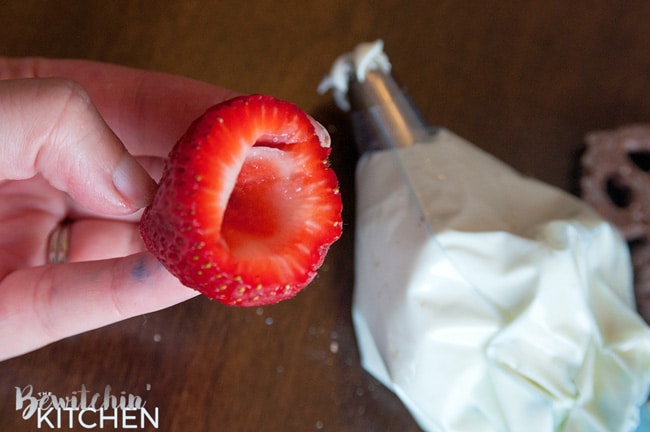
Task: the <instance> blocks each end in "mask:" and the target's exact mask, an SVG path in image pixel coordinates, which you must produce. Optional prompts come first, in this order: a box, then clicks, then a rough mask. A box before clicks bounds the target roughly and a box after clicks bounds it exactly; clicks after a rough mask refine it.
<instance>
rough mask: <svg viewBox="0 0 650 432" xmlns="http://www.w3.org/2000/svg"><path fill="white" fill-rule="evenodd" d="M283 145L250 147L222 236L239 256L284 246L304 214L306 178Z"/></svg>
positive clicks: (253, 255)
mask: <svg viewBox="0 0 650 432" xmlns="http://www.w3.org/2000/svg"><path fill="white" fill-rule="evenodd" d="M280 147H281V146H277V145H276V146H267V145H263V146H260V145H257V146H255V147H252V148H250V150H249V152H248V154H247V156H246V160H245V162H244V164H243V166H242V168H241V170H240V172H239V175H238V177H237V182H236V185H235V188H234V190H233V191H232V194H231V195H230V198H229V200H228V205H227V207H226V211H225V214H224V218H223V223H222V226H221V237H222V239H223V240H224V241H225V243H226V244H227V245H228V248H229V249H230V253H231V254H232V256H233V257H234V258H236V259H238V260H242V259H252V258H257V257H259V256H260V255H264V254H273V253H274V252H276V251H277V250H278V248H280V249H282V248H283V247H284V246H285V245H286V243H287V242H290V241H291V237H292V227H294V226H296V225H295V224H294V221H296V220H297V219H299V218H301V217H302V216H303V215H302V213H303V212H302V211H301V208H302V206H301V203H302V202H303V199H304V196H305V191H304V190H303V189H302V185H303V181H301V180H300V179H299V177H300V176H301V175H300V173H299V172H296V166H297V165H296V161H295V160H294V157H293V154H291V153H290V152H286V151H283V150H282V149H281V148H280Z"/></svg>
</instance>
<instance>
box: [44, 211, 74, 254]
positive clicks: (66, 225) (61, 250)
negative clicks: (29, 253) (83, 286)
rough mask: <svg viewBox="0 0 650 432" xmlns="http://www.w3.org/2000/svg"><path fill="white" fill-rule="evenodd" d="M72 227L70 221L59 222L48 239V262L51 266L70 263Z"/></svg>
mask: <svg viewBox="0 0 650 432" xmlns="http://www.w3.org/2000/svg"><path fill="white" fill-rule="evenodd" d="M70 225H72V223H71V222H70V221H69V220H67V219H66V220H62V221H61V222H59V223H58V224H57V225H56V226H55V227H54V229H53V230H52V232H50V235H49V237H48V239H47V262H48V263H50V264H62V263H64V262H66V261H68V250H69V249H70Z"/></svg>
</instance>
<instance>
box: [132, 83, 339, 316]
mask: <svg viewBox="0 0 650 432" xmlns="http://www.w3.org/2000/svg"><path fill="white" fill-rule="evenodd" d="M329 144H330V140H329V135H328V134H327V131H326V130H325V129H324V128H323V127H322V126H321V125H320V124H318V123H317V122H315V121H314V120H312V119H311V118H310V117H308V116H307V115H306V114H305V113H304V112H302V111H301V110H300V109H299V108H298V107H296V106H295V105H293V104H291V103H289V102H284V101H280V100H278V99H274V98H272V97H270V96H261V95H253V96H243V97H237V98H234V99H231V100H228V101H226V102H223V103H220V104H218V105H215V106H213V107H212V108H210V109H208V111H207V112H206V113H205V114H204V115H203V116H201V117H200V118H198V119H197V120H196V121H195V122H194V123H193V124H192V125H191V126H190V128H189V129H188V131H187V132H186V133H185V135H184V136H183V137H181V139H180V140H179V142H178V143H177V144H176V146H175V147H174V148H173V149H172V151H171V152H170V154H169V159H168V161H167V163H166V166H165V171H164V173H163V176H162V179H161V181H160V185H159V188H158V191H157V192H156V195H155V197H154V200H153V202H152V203H151V205H150V206H149V207H147V208H146V209H145V212H144V214H143V216H142V221H141V225H140V231H141V234H142V237H143V239H144V242H145V245H146V246H147V249H149V251H150V252H151V253H153V254H154V255H155V256H156V257H157V258H158V259H159V260H160V261H161V262H162V263H163V265H164V266H165V267H166V268H167V269H168V270H169V271H170V272H171V273H172V274H173V275H175V276H176V277H177V278H178V279H179V280H180V281H181V282H182V283H183V284H184V285H186V286H188V287H191V288H194V289H196V290H198V291H200V292H201V293H203V294H204V295H206V296H207V297H210V298H213V299H216V300H219V301H221V302H222V303H225V304H228V305H240V306H254V305H264V304H271V303H276V302H278V301H280V300H284V299H287V298H290V297H293V296H294V295H295V294H296V293H297V292H298V291H300V290H301V289H303V288H304V287H305V286H306V285H307V284H309V282H311V281H312V280H313V278H314V277H315V276H316V271H317V270H318V268H319V267H320V266H321V264H322V263H323V260H324V259H325V254H326V253H327V250H328V248H329V246H330V245H331V244H332V243H333V242H334V241H336V240H337V239H338V238H339V236H340V235H341V197H340V194H339V189H338V186H337V179H336V176H335V174H334V172H333V171H332V170H331V169H330V167H329V163H328V160H327V158H328V156H329V154H330V148H329Z"/></svg>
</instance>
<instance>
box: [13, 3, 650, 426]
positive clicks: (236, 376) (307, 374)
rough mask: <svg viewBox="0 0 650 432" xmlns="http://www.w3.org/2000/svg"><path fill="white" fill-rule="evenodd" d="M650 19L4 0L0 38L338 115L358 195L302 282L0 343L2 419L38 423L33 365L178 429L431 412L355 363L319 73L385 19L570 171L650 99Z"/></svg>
mask: <svg viewBox="0 0 650 432" xmlns="http://www.w3.org/2000/svg"><path fill="white" fill-rule="evenodd" d="M649 22H650V3H648V2H640V1H639V2H634V1H631V2H614V1H600V2H587V1H574V2H566V1H561V0H545V1H514V0H494V1H485V2H478V1H464V2H460V1H455V0H450V1H411V2H408V1H404V0H321V1H318V2H309V1H304V0H303V1H279V0H275V1H270V0H268V1H265V0H256V1H247V2H240V1H230V2H228V1H212V2H208V1H198V0H178V1H153V0H151V1H146V0H142V1H133V0H128V1H127V0H123V1H83V0H79V1H46V0H16V1H2V0H0V55H5V56H26V55H38V56H47V57H75V58H85V59H94V60H101V61H106V62H113V63H119V64H123V65H128V66H133V67H138V68H144V69H153V70H158V71H164V72H169V73H174V74H180V75H185V76H189V77H192V78H196V79H200V80H204V81H208V82H210V83H214V84H217V85H220V86H224V87H228V88H231V89H234V90H238V91H241V92H256V93H267V94H272V95H274V96H277V97H280V98H283V99H288V100H291V101H293V102H296V103H297V104H299V105H300V106H301V107H302V108H304V109H305V110H306V111H308V112H310V113H311V114H312V115H314V116H315V117H316V118H318V119H319V120H320V121H321V122H322V123H324V124H325V125H326V126H327V127H328V128H329V130H330V132H331V134H332V138H333V147H334V150H333V156H332V160H333V165H334V168H335V169H336V170H337V172H338V175H339V178H340V181H341V190H342V194H343V197H344V205H345V212H344V219H345V233H344V235H343V237H342V239H341V240H340V241H339V242H338V243H336V244H335V246H334V247H333V248H332V249H331V252H330V254H329V256H328V258H327V261H326V263H325V265H324V267H323V270H322V271H321V273H320V276H319V277H318V278H317V279H316V281H315V282H314V283H313V284H312V285H311V286H310V287H309V288H308V289H307V290H306V291H305V292H303V293H301V294H300V295H298V296H297V297H296V298H295V299H294V300H292V301H289V302H285V303H282V304H280V305H277V306H273V307H264V308H259V309H257V308H253V309H238V308H226V307H224V306H221V305H218V304H216V303H212V302H209V301H207V300H205V299H203V298H196V299H194V300H191V301H188V302H186V303H184V304H182V305H178V306H176V307H173V308H170V309H167V310H164V311H161V312H158V313H152V314H148V315H146V316H141V317H136V318H133V319H131V320H128V321H126V322H122V323H119V324H115V325H112V326H109V327H106V328H102V329H99V330H96V331H93V332H89V333H86V334H83V335H79V336H76V337H72V338H69V339H66V340H64V341H61V342H58V343H55V344H53V345H51V346H48V347H45V348H43V349H40V350H38V351H36V352H33V353H30V354H28V355H24V356H21V357H19V358H15V359H12V360H9V361H5V362H3V363H0V430H2V431H28V430H29V431H31V430H35V428H36V425H35V420H34V419H33V418H32V419H31V420H29V421H24V420H22V419H21V417H20V413H19V412H17V411H16V410H15V399H16V395H15V391H16V390H15V387H20V388H23V387H25V386H27V385H33V386H34V391H51V392H52V393H54V394H56V395H61V396H63V395H70V394H71V392H72V391H75V390H79V389H81V386H82V385H85V386H86V387H87V388H88V389H89V390H90V391H91V392H103V391H104V389H105V387H106V385H110V386H111V387H112V390H113V393H114V394H117V395H119V394H120V392H121V391H124V392H126V393H127V394H128V393H130V394H136V395H140V396H142V397H143V399H145V400H146V401H147V407H149V408H153V407H158V408H159V417H160V430H165V431H312V430H313V431H318V430H327V431H364V432H365V431H399V432H406V431H417V430H419V429H418V428H417V426H416V425H415V423H414V422H413V420H412V419H411V418H410V416H409V414H408V413H407V412H406V411H405V409H404V408H403V406H402V405H401V403H400V402H399V401H398V400H397V398H396V397H395V396H394V395H392V394H391V393H390V392H389V391H387V390H386V389H385V388H383V387H382V386H381V385H380V384H379V383H378V382H376V381H375V380H374V379H373V378H371V377H370V376H368V375H367V374H366V373H365V372H364V371H363V370H362V368H361V366H360V364H359V355H358V351H357V347H356V342H355V339H354V334H353V328H352V325H351V318H350V303H351V292H352V287H353V277H354V274H353V238H354V231H353V228H354V227H353V221H354V183H353V174H354V166H355V162H356V157H357V155H356V151H355V148H354V143H353V141H352V140H351V135H350V132H349V128H348V125H347V123H346V121H345V118H344V117H343V116H342V115H341V114H340V113H339V112H338V111H337V110H336V109H335V107H334V106H333V103H332V100H331V96H330V95H325V96H321V95H318V94H317V93H316V86H317V85H318V83H319V82H320V80H321V78H322V77H323V76H324V75H325V74H326V73H327V72H328V71H329V68H330V66H331V64H332V62H333V60H334V59H335V58H336V57H337V56H338V55H339V54H341V53H343V52H347V51H349V50H350V49H352V48H353V47H354V46H355V45H356V44H358V43H359V42H363V41H371V40H375V39H377V38H382V39H383V40H384V41H385V50H386V52H387V53H388V55H389V57H390V59H391V61H392V63H393V67H394V71H395V74H396V75H397V77H398V79H399V80H400V81H401V82H402V83H404V84H405V85H407V87H408V88H409V91H410V94H411V96H412V98H413V99H414V100H415V102H416V103H417V104H418V105H419V107H420V108H421V110H422V112H423V114H424V116H425V117H426V118H427V119H428V120H430V121H431V123H433V124H436V125H442V126H445V127H447V128H449V129H451V130H453V131H455V132H456V133H458V134H459V135H461V136H463V137H465V138H467V139H469V140H470V141H472V142H473V143H475V144H476V145H478V146H479V147H481V148H483V149H485V150H487V151H488V152H490V153H492V154H494V155H496V156H497V157H499V158H501V159H503V160H504V161H505V162H507V163H509V164H511V165H513V166H514V167H515V168H517V169H518V170H520V171H522V172H523V173H525V174H527V175H531V176H534V177H536V178H539V179H541V180H543V181H546V182H548V183H551V184H553V185H556V186H558V187H560V188H563V189H566V190H570V191H575V184H576V183H575V167H576V158H577V156H578V154H579V152H580V151H581V149H582V147H583V145H584V140H583V138H584V135H585V133H587V132H588V131H591V130H594V129H609V128H613V127H616V126H620V125H624V124H628V123H636V122H645V121H647V120H649V119H650V98H648V84H647V83H648V76H650V51H648V40H650V26H648V23H649ZM0 125H1V119H0ZM0 343H2V342H1V341H0ZM63 429H64V430H65V429H66V428H63ZM79 430H82V429H81V428H79Z"/></svg>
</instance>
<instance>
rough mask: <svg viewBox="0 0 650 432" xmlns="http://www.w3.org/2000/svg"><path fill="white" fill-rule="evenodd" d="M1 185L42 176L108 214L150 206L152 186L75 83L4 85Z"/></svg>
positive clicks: (0, 84)
mask: <svg viewBox="0 0 650 432" xmlns="http://www.w3.org/2000/svg"><path fill="white" fill-rule="evenodd" d="M0 119H2V127H1V128H0V155H1V157H0V180H22V179H27V178H31V177H33V176H35V175H37V174H41V175H42V176H43V177H44V178H45V179H46V180H47V181H48V182H49V183H50V184H51V185H52V186H54V187H55V188H57V189H59V190H61V191H64V192H67V193H68V194H69V195H70V196H71V197H72V198H73V199H74V200H75V201H76V202H78V203H79V204H81V205H83V206H85V207H87V208H88V209H90V210H92V211H96V212H100V213H104V214H114V215H119V214H127V213H132V212H133V211H135V210H137V209H138V208H141V207H144V206H146V205H147V204H148V202H149V201H150V199H151V196H152V194H153V190H154V187H155V184H154V182H153V180H152V179H151V178H150V177H149V175H148V174H147V172H146V171H145V170H144V168H142V167H141V166H140V165H139V164H138V163H137V162H136V160H135V159H134V158H133V156H131V155H130V154H129V153H128V151H127V150H126V148H125V147H124V145H123V144H122V143H121V142H120V140H119V139H118V138H117V136H115V134H114V133H113V131H111V129H110V128H109V127H108V125H107V124H106V123H105V121H104V120H103V119H102V117H101V116H100V114H99V112H98V111H97V109H96V108H95V106H94V105H93V103H92V101H91V100H90V98H89V96H88V94H87V93H86V92H85V90H84V89H83V88H82V87H81V86H80V85H78V84H76V83H75V82H72V81H68V80H64V79H56V78H48V79H21V80H8V81H0Z"/></svg>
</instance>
